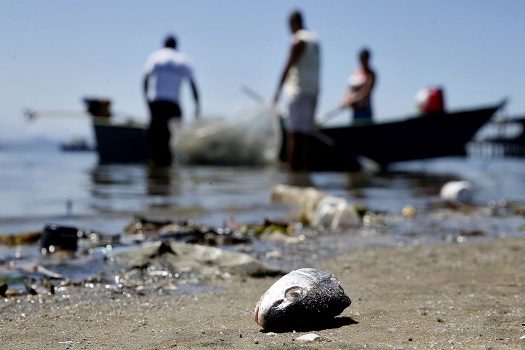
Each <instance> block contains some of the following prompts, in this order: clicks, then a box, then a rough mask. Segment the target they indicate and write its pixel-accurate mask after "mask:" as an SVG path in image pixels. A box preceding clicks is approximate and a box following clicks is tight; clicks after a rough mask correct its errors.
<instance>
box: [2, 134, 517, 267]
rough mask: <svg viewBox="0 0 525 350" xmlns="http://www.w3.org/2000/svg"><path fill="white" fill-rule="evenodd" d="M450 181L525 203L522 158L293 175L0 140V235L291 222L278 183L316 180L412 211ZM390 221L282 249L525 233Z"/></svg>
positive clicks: (392, 209)
mask: <svg viewBox="0 0 525 350" xmlns="http://www.w3.org/2000/svg"><path fill="white" fill-rule="evenodd" d="M451 180H468V181H471V182H472V183H473V184H474V186H475V201H476V203H477V204H479V205H480V206H489V203H495V202H499V201H502V200H506V201H516V202H519V203H522V204H523V203H525V158H494V157H491V158H480V157H467V158H460V157H457V158H443V159H436V160H427V161H416V162H405V163H399V164H394V165H393V166H392V167H391V168H390V169H389V170H388V171H387V172H366V171H365V172H360V173H351V174H349V173H330V172H318V173H306V174H292V173H289V172H288V171H286V169H285V167H282V166H278V165H276V166H267V167H220V166H188V165H174V166H173V167H172V168H170V169H167V170H164V171H156V170H155V171H154V170H152V169H150V168H148V167H147V166H145V165H140V164H132V165H100V164H98V160H97V155H96V153H95V152H63V151H60V150H59V147H58V145H56V144H54V143H50V142H43V141H33V142H28V143H24V144H3V145H0V233H4V234H5V233H19V232H23V231H34V230H41V229H43V227H44V226H45V225H46V224H48V223H55V224H60V225H73V226H76V227H79V228H83V229H90V230H95V231H99V232H103V233H109V234H119V233H122V232H123V230H124V227H125V226H126V224H127V223H129V222H130V220H131V219H132V218H133V215H143V216H146V217H155V218H166V219H172V220H185V219H191V220H193V221H195V222H197V223H202V224H211V225H216V226H221V225H223V224H224V223H225V222H226V221H227V220H228V221H235V222H238V223H241V224H242V223H258V222H261V221H262V220H263V219H264V218H271V219H279V220H281V219H284V220H290V208H287V207H283V206H280V205H276V204H272V203H271V202H270V193H271V190H272V188H273V187H274V186H275V185H277V184H289V185H296V186H314V187H316V188H318V189H320V190H321V191H324V192H326V193H328V194H331V195H334V196H338V197H342V198H344V199H346V200H347V201H348V202H350V203H355V204H360V205H362V206H364V207H366V208H368V209H370V210H372V211H374V212H385V213H395V214H399V213H400V212H401V211H402V209H403V208H404V207H405V206H407V205H411V206H413V207H414V208H415V210H416V211H417V212H418V213H419V212H424V211H425V210H427V208H428V207H429V205H430V204H431V203H432V202H434V201H437V200H438V199H439V191H440V189H441V187H442V185H443V184H445V183H446V182H448V181H451ZM392 227H393V229H392V230H385V232H382V233H381V234H370V233H367V232H366V230H365V231H362V232H361V233H360V234H353V235H352V234H343V235H342V234H338V235H333V234H332V235H331V234H327V235H325V236H323V237H319V238H317V239H316V240H315V241H312V242H315V243H312V244H310V245H306V246H305V245H302V246H301V247H299V248H298V247H287V248H284V249H289V250H290V251H293V250H294V249H295V250H296V252H295V253H294V254H303V255H304V256H309V257H314V256H319V257H320V258H322V257H323V256H324V257H326V256H327V255H333V254H337V253H338V252H340V251H342V250H345V249H351V248H354V247H361V246H371V245H377V244H400V243H407V242H410V243H413V242H423V243H425V242H435V241H444V240H447V239H449V233H450V232H457V235H460V233H461V232H465V231H470V232H477V231H480V232H483V233H484V234H483V235H484V236H489V237H495V236H499V235H502V234H504V235H512V236H525V230H524V229H523V227H525V219H524V217H523V216H520V215H517V216H509V217H503V218H498V217H492V216H477V217H471V216H468V215H465V216H462V215H460V216H458V217H455V218H451V219H448V218H447V219H446V220H442V219H440V218H439V217H438V218H435V217H434V218H430V219H429V218H428V217H421V218H419V217H416V218H415V219H414V220H408V221H406V222H405V221H403V222H399V224H395V225H393V226H392ZM273 248H274V247H273V246H272V245H271V244H267V243H266V242H262V241H261V242H258V243H256V244H254V247H253V248H252V249H253V250H254V251H255V252H256V253H258V254H259V256H264V252H265V251H268V250H271V249H273ZM23 249H24V251H23V252H24V253H25V254H26V255H29V256H33V257H35V255H34V254H36V252H38V250H37V249H36V247H24V248H23ZM294 254H289V255H290V256H293V255H294ZM12 255H14V252H13V249H12V248H6V247H2V246H0V261H1V260H3V259H6V258H9V256H12ZM284 263H291V262H290V261H288V262H284ZM292 264H293V263H292Z"/></svg>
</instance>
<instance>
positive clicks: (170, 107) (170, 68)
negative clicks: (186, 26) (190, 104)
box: [144, 35, 200, 167]
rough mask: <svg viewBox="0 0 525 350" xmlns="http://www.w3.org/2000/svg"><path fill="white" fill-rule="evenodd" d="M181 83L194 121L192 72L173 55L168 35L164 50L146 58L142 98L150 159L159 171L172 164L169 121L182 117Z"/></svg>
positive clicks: (183, 57)
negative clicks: (185, 86) (190, 95)
mask: <svg viewBox="0 0 525 350" xmlns="http://www.w3.org/2000/svg"><path fill="white" fill-rule="evenodd" d="M184 80H187V81H188V82H189V83H190V86H191V90H192V93H193V99H194V101H195V117H198V115H199V112H200V106H199V92H198V89H197V85H196V83H195V79H194V77H193V70H192V68H191V65H190V63H189V60H188V58H187V57H186V55H184V54H183V53H181V52H179V51H177V39H176V38H175V36H172V35H170V36H168V37H167V38H166V39H165V41H164V47H163V48H161V49H159V50H157V51H155V52H153V53H152V54H151V55H150V56H149V57H148V60H147V61H146V65H145V67H144V96H145V97H146V101H147V103H148V106H149V110H150V124H149V129H148V138H149V147H150V150H149V152H150V159H151V160H152V162H153V164H154V165H156V166H159V167H164V166H170V165H171V163H172V154H171V148H170V138H171V132H170V129H169V121H170V120H171V119H172V118H176V119H180V118H181V116H182V111H181V107H180V103H179V95H180V87H181V84H182V81H184Z"/></svg>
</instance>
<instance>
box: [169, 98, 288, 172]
mask: <svg viewBox="0 0 525 350" xmlns="http://www.w3.org/2000/svg"><path fill="white" fill-rule="evenodd" d="M280 135H281V132H280V129H279V124H278V118H277V116H276V114H275V112H274V111H273V110H272V109H271V108H269V107H253V108H249V109H244V110H241V111H239V112H237V113H235V114H234V115H232V116H231V117H228V118H209V119H199V120H197V121H195V122H193V123H189V124H182V125H180V126H179V128H178V129H177V130H176V131H175V138H174V139H175V141H174V147H175V152H176V155H177V158H178V160H179V161H180V162H182V163H191V164H213V165H264V164H268V163H271V162H274V161H276V160H277V155H278V152H279V147H280V144H281V139H280Z"/></svg>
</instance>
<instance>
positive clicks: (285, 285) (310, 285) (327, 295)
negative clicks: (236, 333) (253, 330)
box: [254, 268, 351, 330]
mask: <svg viewBox="0 0 525 350" xmlns="http://www.w3.org/2000/svg"><path fill="white" fill-rule="evenodd" d="M350 303H351V301H350V298H349V297H348V296H347V295H346V294H345V292H344V290H343V287H341V285H340V284H339V281H338V280H337V279H336V278H335V277H334V276H333V275H331V274H329V273H327V272H324V271H320V270H316V269H312V268H303V269H299V270H295V271H292V272H290V273H289V274H287V275H285V276H283V277H281V279H279V280H278V281H277V282H275V283H274V284H273V285H272V286H271V287H270V288H269V289H268V290H267V291H266V292H265V293H264V294H263V295H262V297H261V298H260V300H259V302H258V303H257V305H256V307H255V314H254V316H255V321H256V322H257V323H258V324H259V325H260V326H261V327H263V328H264V329H267V330H289V329H298V328H302V327H303V326H307V325H309V324H320V323H322V322H324V321H327V320H330V319H332V318H334V317H335V316H337V315H339V314H340V313H341V312H343V310H344V309H346V308H347V307H348V306H349V305H350Z"/></svg>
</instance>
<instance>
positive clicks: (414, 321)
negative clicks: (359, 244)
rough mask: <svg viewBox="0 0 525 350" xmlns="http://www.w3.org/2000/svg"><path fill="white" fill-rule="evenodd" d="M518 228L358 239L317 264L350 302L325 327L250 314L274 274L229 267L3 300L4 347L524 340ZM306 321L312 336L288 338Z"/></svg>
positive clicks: (513, 344)
mask: <svg viewBox="0 0 525 350" xmlns="http://www.w3.org/2000/svg"><path fill="white" fill-rule="evenodd" d="M523 266H525V239H510V238H500V239H496V240H490V241H484V242H467V243H462V244H451V243H447V244H441V245H432V246H404V247H389V248H388V247H387V248H385V247H381V248H364V249H359V250H353V251H349V252H348V253H346V254H343V255H341V256H338V257H335V258H334V259H331V260H328V261H324V262H323V263H322V264H320V266H315V267H317V268H320V269H323V270H326V271H329V272H331V273H333V274H334V275H335V276H337V277H338V278H339V279H340V281H341V284H342V285H343V287H344V288H345V291H346V292H347V294H348V295H349V296H350V297H351V299H352V305H350V307H348V308H347V309H346V310H345V311H344V312H343V314H342V315H341V316H340V317H338V318H336V319H335V320H334V322H332V323H331V324H327V325H326V327H324V328H323V329H314V330H306V331H301V332H285V333H265V332H262V331H261V328H260V327H259V326H258V325H257V324H256V323H255V322H254V319H253V309H254V306H255V303H256V301H257V300H258V298H259V297H260V295H261V294H262V293H263V292H264V291H265V290H266V289H267V288H268V287H269V286H270V285H271V284H272V283H273V282H274V281H275V280H276V278H269V277H268V278H261V279H255V278H248V279H240V278H235V277H232V278H230V279H226V280H223V281H222V282H219V283H218V284H216V285H214V286H213V288H211V289H210V290H207V291H203V292H199V293H193V294H180V295H171V296H157V295H145V296H137V295H129V294H126V293H123V294H122V293H121V294H116V293H110V292H104V291H98V292H96V293H86V292H85V288H79V287H76V288H77V290H75V289H73V290H69V293H58V294H57V295H55V296H43V297H41V296H27V297H21V298H19V299H18V300H17V301H16V302H14V301H13V299H12V298H11V299H9V300H5V301H3V302H2V304H3V305H2V306H1V308H0V310H1V315H2V321H1V325H2V326H1V327H0V339H2V344H3V346H4V347H5V348H6V349H115V348H122V349H172V348H179V349H187V348H195V349H204V348H229V349H233V348H236V349H247V348H254V349H257V348H300V347H306V348H326V349H340V348H365V347H366V348H373V349H375V348H381V349H383V348H396V349H399V348H440V349H443V348H468V349H471V348H480V349H488V348H496V349H497V348H500V349H503V348H505V349H509V348H525V338H523V337H524V336H525V292H524V291H525V269H524V268H523ZM306 333H315V334H317V335H319V336H320V338H318V339H317V340H315V341H312V342H304V341H301V340H297V339H296V338H298V337H299V336H301V335H304V334H306Z"/></svg>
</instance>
